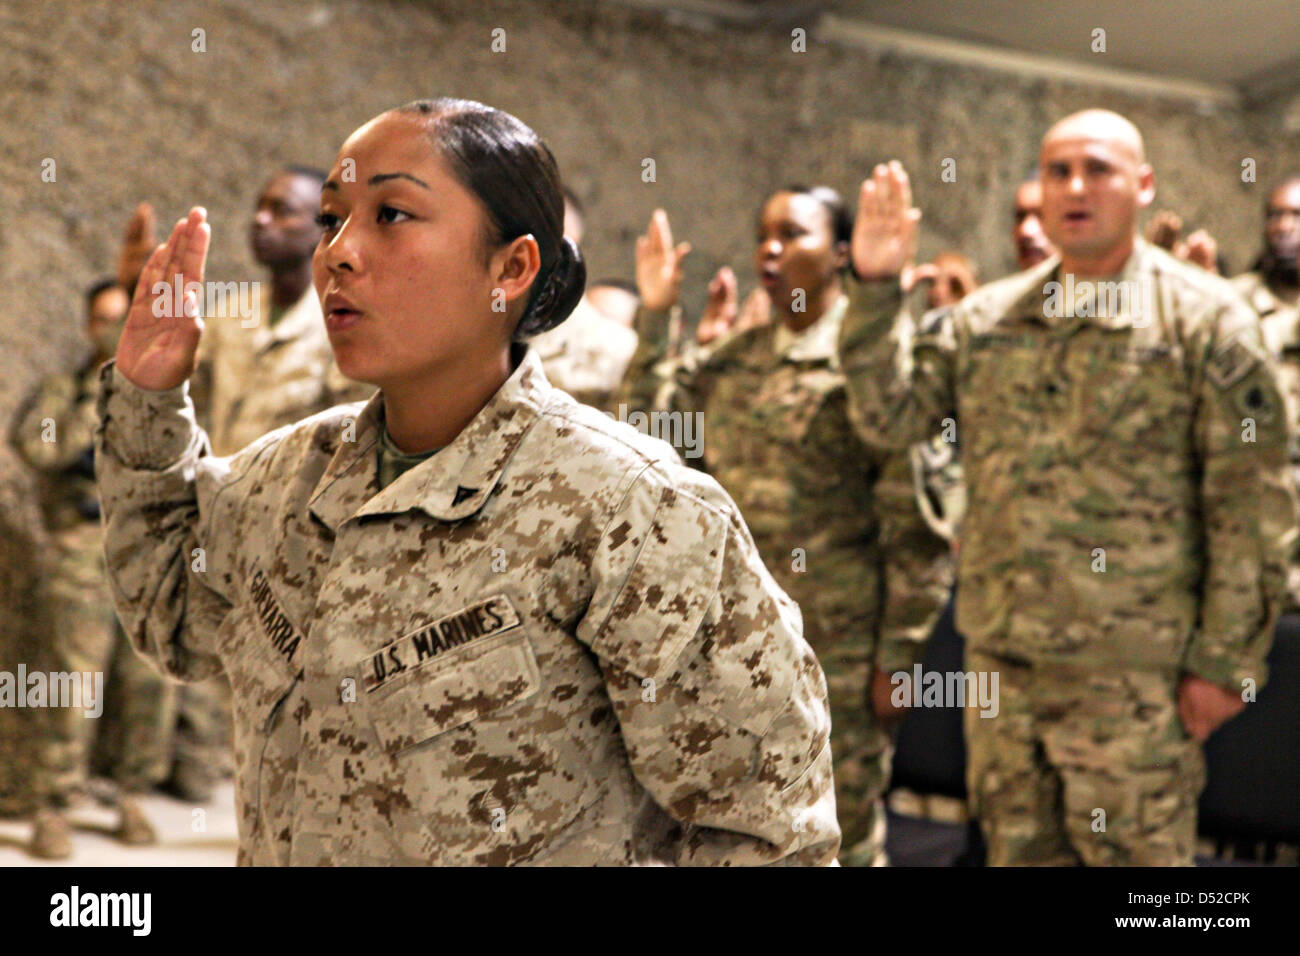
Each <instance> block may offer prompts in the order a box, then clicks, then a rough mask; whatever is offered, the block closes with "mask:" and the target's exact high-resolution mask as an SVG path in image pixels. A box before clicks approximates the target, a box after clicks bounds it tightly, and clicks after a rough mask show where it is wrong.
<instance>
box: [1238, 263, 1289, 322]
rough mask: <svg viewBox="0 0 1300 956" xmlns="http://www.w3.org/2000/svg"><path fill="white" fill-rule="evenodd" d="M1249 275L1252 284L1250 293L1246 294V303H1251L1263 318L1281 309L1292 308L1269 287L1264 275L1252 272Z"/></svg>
mask: <svg viewBox="0 0 1300 956" xmlns="http://www.w3.org/2000/svg"><path fill="white" fill-rule="evenodd" d="M1247 274H1248V275H1249V276H1250V280H1251V282H1250V291H1248V292H1247V293H1246V301H1247V302H1249V303H1250V306H1251V308H1253V309H1254V310H1255V311H1256V312H1258V313H1259V314H1260V317H1261V318H1262V317H1264V316H1266V315H1271V314H1272V313H1274V312H1277V311H1278V310H1280V309H1286V308H1290V307H1289V306H1288V305H1287V304H1286V303H1285V302H1283V301H1282V300H1281V299H1279V298H1278V297H1277V296H1276V295H1275V294H1274V293H1273V290H1272V289H1270V288H1269V287H1268V282H1267V281H1265V279H1264V275H1263V273H1261V272H1251V273H1247Z"/></svg>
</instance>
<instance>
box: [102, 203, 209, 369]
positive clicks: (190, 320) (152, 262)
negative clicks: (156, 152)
mask: <svg viewBox="0 0 1300 956" xmlns="http://www.w3.org/2000/svg"><path fill="white" fill-rule="evenodd" d="M206 219H207V211H206V210H204V209H203V208H202V207H197V206H196V207H195V208H193V209H191V210H190V214H189V216H187V217H186V218H185V219H181V220H178V221H177V223H176V225H175V227H174V228H173V229H172V233H171V236H169V237H168V239H167V242H166V244H164V245H161V246H158V247H157V248H156V249H154V251H153V254H152V255H151V256H149V261H148V262H146V263H145V266H144V270H143V271H142V272H141V274H140V281H139V282H138V283H137V284H136V287H135V297H134V298H133V299H132V300H131V310H130V311H129V312H128V313H127V315H126V324H125V325H124V326H123V329H122V338H121V339H120V340H119V341H118V344H117V369H118V371H119V372H121V373H122V374H123V375H124V376H126V378H127V380H128V381H130V382H131V383H132V384H134V385H136V386H138V387H140V388H145V389H150V390H152V391H164V390H166V389H169V388H175V387H176V386H178V385H180V384H181V383H182V382H184V381H185V380H186V379H188V378H189V377H190V375H192V374H193V373H194V366H195V363H196V361H197V353H198V347H199V336H200V335H201V334H202V332H203V320H202V319H201V318H200V317H199V309H200V303H199V298H200V296H201V295H202V293H201V292H200V291H198V290H196V289H193V288H189V285H190V283H198V284H199V288H200V289H201V288H202V283H203V265H204V262H205V261H206V259H207V255H208V239H209V237H210V236H211V229H210V227H209V226H208V224H207V222H206ZM177 276H179V277H180V279H179V281H180V283H181V285H180V288H181V289H182V290H186V289H188V291H184V292H183V297H182V300H181V302H180V303H179V304H180V308H179V309H177V308H176V306H177V303H176V301H175V295H176V282H177V278H176V277H177ZM155 286H157V292H155ZM164 287H165V288H164Z"/></svg>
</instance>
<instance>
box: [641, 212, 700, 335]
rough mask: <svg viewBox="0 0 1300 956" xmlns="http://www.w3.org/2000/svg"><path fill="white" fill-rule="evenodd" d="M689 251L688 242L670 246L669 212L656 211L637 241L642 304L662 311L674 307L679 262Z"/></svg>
mask: <svg viewBox="0 0 1300 956" xmlns="http://www.w3.org/2000/svg"><path fill="white" fill-rule="evenodd" d="M690 251H691V244H690V243H689V242H683V243H679V244H678V245H676V246H674V245H673V231H672V228H671V227H670V226H669V225H668V213H666V212H664V211H663V210H662V209H656V210H655V211H654V215H652V216H651V217H650V228H649V229H647V230H646V234H645V235H644V236H639V237H637V240H636V288H637V292H639V293H640V294H641V304H642V305H644V306H645V307H646V308H647V309H650V310H651V311H654V312H662V311H665V310H667V309H671V308H672V307H673V306H674V305H676V304H677V298H678V296H679V295H680V294H681V291H682V260H683V259H685V258H686V254H687V253H688V252H690Z"/></svg>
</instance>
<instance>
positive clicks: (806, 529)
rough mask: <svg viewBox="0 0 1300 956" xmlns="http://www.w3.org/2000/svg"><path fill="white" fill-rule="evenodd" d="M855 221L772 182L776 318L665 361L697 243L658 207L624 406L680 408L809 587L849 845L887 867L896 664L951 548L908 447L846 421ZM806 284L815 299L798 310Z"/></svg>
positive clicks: (766, 541)
mask: <svg viewBox="0 0 1300 956" xmlns="http://www.w3.org/2000/svg"><path fill="white" fill-rule="evenodd" d="M850 228H851V220H850V218H849V217H848V215H847V213H845V212H844V209H843V205H842V203H841V202H840V200H839V197H838V195H837V194H835V193H834V191H833V190H829V189H826V188H824V187H821V188H816V189H808V190H805V189H801V188H792V189H788V190H781V191H779V192H777V193H775V194H774V195H773V196H772V197H770V198H769V199H768V201H767V202H766V203H765V204H764V207H763V210H762V213H761V215H760V220H759V225H758V229H759V243H758V250H757V266H758V271H759V274H760V277H761V278H762V279H763V281H764V283H765V287H766V291H767V293H768V294H769V295H770V297H771V300H772V308H773V312H774V314H775V315H776V316H777V317H778V321H775V322H769V323H765V324H762V325H759V326H756V327H753V328H749V329H745V330H741V331H738V332H735V333H734V334H731V335H729V336H726V337H724V338H722V339H720V340H718V341H716V342H713V343H711V344H710V345H709V347H708V348H707V349H706V350H704V351H700V352H689V353H687V354H686V356H685V357H684V358H683V359H682V360H681V361H678V362H676V363H666V362H665V356H666V355H667V352H668V348H669V338H670V336H669V325H670V311H671V310H672V308H673V307H674V306H675V305H676V301H677V297H678V290H679V289H680V283H681V259H682V257H683V256H684V255H685V252H684V251H683V250H687V249H689V246H688V245H687V244H685V243H683V244H681V245H675V244H674V243H673V240H672V232H671V230H670V228H669V225H668V219H667V215H666V214H665V213H664V212H663V211H662V210H657V211H656V212H655V215H654V217H653V218H652V220H651V224H650V229H649V232H648V234H647V235H646V236H644V237H642V239H641V240H640V241H639V242H638V246H637V277H638V285H639V286H640V293H641V297H642V301H643V302H644V303H645V304H646V307H644V308H643V309H642V310H641V311H640V313H639V314H638V317H637V328H638V331H639V334H640V337H641V344H640V347H639V348H638V350H637V352H636V355H635V356H634V357H633V360H632V365H631V367H630V369H629V373H628V378H627V381H626V382H625V384H624V388H623V392H622V395H621V400H622V401H623V402H624V403H625V406H626V407H624V408H621V409H620V412H619V414H620V417H622V416H623V415H625V414H631V413H632V412H643V413H644V412H646V411H653V412H655V414H662V413H665V412H666V413H668V414H670V415H675V416H678V417H677V421H678V422H680V423H681V425H682V433H681V434H682V437H683V438H687V437H691V438H693V439H694V441H695V442H697V443H698V444H697V445H696V446H695V447H687V448H686V454H687V456H688V460H691V461H692V462H693V463H694V464H696V465H697V467H701V468H702V469H703V470H705V471H707V472H708V473H709V474H710V475H712V476H713V477H714V478H716V479H717V480H718V482H719V483H720V484H721V485H722V486H723V487H724V488H725V489H727V491H728V492H729V493H730V494H732V495H734V496H735V498H736V500H737V502H738V503H739V504H740V507H741V511H742V512H743V513H744V515H745V518H746V520H747V521H748V523H749V526H750V529H751V531H752V532H753V534H754V541H755V543H756V544H757V546H758V551H759V554H761V555H762V557H763V561H764V563H765V564H766V565H767V567H768V568H769V569H770V570H771V571H772V574H773V575H774V576H775V577H776V579H777V581H778V582H779V583H780V584H781V586H782V587H783V588H785V590H786V591H787V593H789V594H790V596H791V597H793V598H794V599H795V600H796V601H797V602H798V604H799V607H800V610H801V611H802V612H803V622H804V633H805V635H806V636H807V638H808V641H809V643H810V644H811V645H812V647H813V650H814V651H815V652H816V654H817V658H818V660H819V661H820V662H821V664H822V667H823V668H824V670H825V671H826V680H827V686H828V688H829V692H830V701H831V753H832V755H833V757H834V761H835V783H836V807H837V811H838V814H839V820H840V827H841V829H842V830H843V833H844V841H843V851H842V853H841V855H840V862H841V864H843V865H846V866H883V865H885V864H886V863H887V856H886V853H885V810H884V803H883V799H882V798H883V796H884V792H885V789H886V787H887V786H888V784H889V772H890V764H891V758H892V753H893V745H892V742H891V739H890V735H889V732H888V730H889V728H888V723H889V718H890V717H892V716H894V715H893V709H892V708H890V707H887V706H885V705H887V704H888V697H889V694H888V689H889V684H888V680H887V678H888V675H889V674H890V673H892V672H893V671H896V670H908V671H910V670H911V668H912V665H913V664H915V663H917V662H919V661H920V660H921V657H922V655H923V652H924V648H925V642H926V640H927V639H928V638H929V635H930V631H931V629H932V628H933V626H934V622H935V621H936V620H937V619H938V616H939V614H940V612H941V611H942V609H943V606H944V604H945V603H946V602H947V599H948V593H949V588H950V585H951V561H950V558H949V545H948V542H947V541H946V540H944V539H943V538H941V537H940V536H939V535H937V534H935V533H934V532H932V531H931V529H930V528H929V527H928V526H927V524H926V522H925V520H924V518H923V516H922V513H921V510H920V508H919V507H918V503H917V498H918V494H917V484H916V482H915V481H914V478H913V472H912V468H911V463H910V461H909V458H908V456H907V454H906V453H903V454H892V455H881V454H877V453H874V452H873V451H872V450H871V449H869V448H867V447H865V446H864V445H863V444H862V443H861V442H859V441H858V440H857V438H856V437H855V436H854V434H853V431H852V428H851V426H850V424H849V420H848V417H847V413H846V410H845V401H846V398H845V392H844V379H843V376H842V375H841V374H840V372H839V362H838V359H837V357H836V354H835V343H836V339H837V336H838V333H839V322H840V318H841V316H842V315H843V314H844V309H845V307H846V306H847V301H846V300H845V299H844V296H843V294H842V292H841V285H840V278H839V272H840V270H841V269H842V268H843V267H844V264H845V262H846V256H847V251H848V247H847V239H848V234H849V229H850ZM796 289H797V290H801V291H802V293H803V300H802V304H804V305H806V310H803V311H792V304H794V303H795V296H796ZM723 291H724V290H722V288H721V286H720V285H718V284H715V285H714V286H713V288H712V289H711V296H713V297H714V298H715V299H717V300H719V301H720V297H721V293H722V292H723ZM719 301H715V302H713V303H712V304H711V308H710V310H708V311H706V315H705V318H704V321H705V322H709V323H712V322H713V318H714V317H713V315H712V314H711V313H712V312H713V311H715V309H714V306H718V304H719ZM792 325H793V326H795V328H791V327H789V326H792ZM629 410H630V411H629ZM696 416H697V417H698V421H699V425H697V426H694V427H693V428H692V433H693V434H692V435H690V436H687V433H686V431H685V426H688V425H691V424H692V423H693V422H694V421H696V420H697V418H696ZM629 420H632V419H630V418H629ZM661 420H662V419H661ZM659 437H667V436H665V435H663V434H662V433H661V434H660V435H659ZM679 447H680V446H679ZM691 456H694V457H693V458H692V457H691ZM873 691H874V692H875V693H874V695H873ZM873 696H874V697H875V698H876V699H875V709H877V710H879V711H880V712H879V713H876V714H873Z"/></svg>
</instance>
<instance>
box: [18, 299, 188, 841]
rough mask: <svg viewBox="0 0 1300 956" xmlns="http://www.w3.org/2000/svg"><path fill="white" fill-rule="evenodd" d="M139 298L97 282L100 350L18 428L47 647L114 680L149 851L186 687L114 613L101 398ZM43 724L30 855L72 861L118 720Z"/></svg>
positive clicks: (128, 816)
mask: <svg viewBox="0 0 1300 956" xmlns="http://www.w3.org/2000/svg"><path fill="white" fill-rule="evenodd" d="M128 301H129V300H128V299H127V295H126V292H125V291H124V290H123V289H121V288H120V287H119V286H118V285H117V284H116V283H115V282H114V281H113V280H112V279H106V280H104V281H102V282H99V283H97V284H96V285H94V286H92V287H91V289H90V290H89V292H88V293H87V306H88V310H89V317H88V324H87V332H88V334H89V336H90V338H91V340H92V341H93V342H94V344H95V352H94V354H93V355H92V356H91V358H90V360H89V361H87V362H86V363H85V364H84V365H82V366H81V368H80V369H78V370H77V371H76V372H74V373H72V374H61V375H53V376H50V377H49V378H47V379H45V380H44V381H43V382H42V383H41V384H40V386H39V387H38V389H37V393H36V395H35V397H34V398H33V399H32V401H31V403H30V405H29V406H28V409H27V411H26V412H25V413H24V414H23V416H22V417H21V419H20V420H19V422H18V424H17V427H16V429H15V432H14V444H15V446H16V448H17V450H18V453H19V454H20V455H21V456H22V458H23V459H24V460H25V461H26V462H27V463H28V464H29V465H31V466H32V468H34V469H36V471H37V473H38V480H39V489H40V496H41V510H42V512H43V513H44V517H45V522H46V526H47V528H48V529H49V531H50V539H51V542H52V544H53V549H54V554H53V559H52V560H51V562H50V567H49V569H48V573H47V574H46V575H45V579H44V581H43V582H42V589H43V591H44V598H43V602H42V603H44V605H45V606H46V607H47V608H48V610H49V614H50V619H51V626H52V627H51V632H50V633H49V634H48V636H47V640H48V646H47V650H48V652H49V655H50V659H51V661H52V663H53V669H54V670H57V671H62V672H65V673H79V674H82V675H87V674H100V675H104V677H103V680H104V683H103V685H102V686H103V687H104V688H105V692H106V693H111V695H112V696H113V698H114V701H115V712H114V721H113V723H114V728H113V729H114V737H115V738H116V739H115V740H114V741H113V743H114V747H113V754H112V758H111V760H110V761H109V765H110V769H111V772H112V774H113V776H114V778H115V779H116V780H117V782H118V784H119V785H120V786H121V788H122V791H123V795H122V797H121V799H120V803H119V810H120V812H121V822H120V825H119V828H118V830H117V836H118V837H119V839H120V840H121V841H122V842H123V843H126V844H130V845H138V844H146V843H153V842H154V841H155V840H156V835H155V833H154V830H153V827H152V826H151V825H150V823H149V821H148V820H147V819H146V818H145V815H144V811H143V810H142V809H141V807H140V805H139V803H138V802H137V798H138V796H139V795H140V794H142V793H144V792H146V791H148V789H149V788H150V787H151V786H153V785H154V784H156V783H158V782H159V781H161V780H162V778H163V777H164V776H165V775H166V772H167V764H168V760H169V758H170V754H171V727H172V723H173V721H174V706H175V688H174V687H173V686H172V685H171V684H169V683H168V682H166V681H164V680H163V679H162V678H161V677H160V676H159V675H158V674H157V672H156V671H154V670H153V669H152V668H151V667H150V666H149V665H148V664H146V663H145V661H144V660H143V659H142V658H140V657H139V656H138V655H137V654H136V653H135V652H134V651H133V650H132V649H131V647H130V645H129V644H128V642H127V641H126V638H125V636H124V635H123V634H122V632H121V630H120V628H119V627H118V625H117V620H116V618H115V617H114V615H113V611H112V598H111V596H110V594H109V591H108V582H107V580H106V578H105V575H104V554H103V545H102V533H101V529H100V524H99V497H98V494H97V493H96V489H95V466H94V430H95V424H96V419H95V402H96V399H97V397H98V394H99V369H100V366H101V365H103V363H104V362H105V361H107V360H108V359H109V358H111V357H112V355H113V350H114V349H115V348H116V347H117V336H118V335H120V334H121V330H122V320H123V319H124V318H125V316H126V309H127V305H128ZM83 679H84V678H83ZM83 699H84V693H83ZM98 703H99V705H101V706H102V704H103V702H102V701H100V702H98ZM42 723H43V725H44V726H46V727H48V733H47V735H46V736H45V737H44V739H42V740H41V742H40V743H39V744H38V746H37V748H36V753H37V760H38V765H37V767H36V768H35V774H34V776H35V778H36V787H35V790H36V797H37V811H36V818H35V828H34V831H33V834H32V843H31V851H32V854H33V855H34V856H38V857H42V858H45V859H63V858H65V857H67V856H69V855H71V853H72V842H71V838H70V834H69V828H68V822H67V819H66V817H65V816H64V813H63V811H64V809H65V808H66V807H67V806H68V805H69V803H70V801H71V798H72V797H73V795H74V794H75V793H76V792H77V791H78V790H79V789H80V788H82V787H83V786H84V785H85V783H86V778H87V775H88V773H89V771H90V759H91V749H92V745H93V744H95V743H96V731H97V729H99V728H100V727H102V726H104V725H106V724H107V723H109V721H107V720H101V719H93V718H89V717H87V716H86V712H85V708H82V707H53V706H52V707H51V708H50V709H49V711H48V713H47V714H46V715H45V719H44V720H43V721H42ZM104 742H105V741H104V740H103V739H101V740H100V741H99V743H100V744H101V745H102V744H103V743H104Z"/></svg>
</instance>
